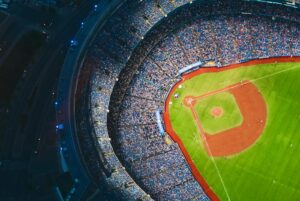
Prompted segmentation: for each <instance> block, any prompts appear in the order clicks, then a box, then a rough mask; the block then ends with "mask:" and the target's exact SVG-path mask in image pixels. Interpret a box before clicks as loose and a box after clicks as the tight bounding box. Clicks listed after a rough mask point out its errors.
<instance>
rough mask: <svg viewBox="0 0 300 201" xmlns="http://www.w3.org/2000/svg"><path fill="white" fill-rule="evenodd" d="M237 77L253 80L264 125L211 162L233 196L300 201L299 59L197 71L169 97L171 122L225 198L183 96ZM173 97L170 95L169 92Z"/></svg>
mask: <svg viewBox="0 0 300 201" xmlns="http://www.w3.org/2000/svg"><path fill="white" fill-rule="evenodd" d="M241 80H251V81H252V82H253V83H254V84H255V85H256V87H257V88H258V89H259V91H260V92H261V93H262V94H263V96H264V99H265V101H266V103H267V109H268V117H267V124H266V127H265V130H264V132H263V134H262V136H261V137H260V138H259V139H258V141H257V142H256V144H254V145H253V146H251V147H250V148H249V149H247V150H246V151H244V152H242V153H240V154H237V155H234V156H231V157H217V158H214V161H215V163H216V165H217V167H218V169H219V171H220V174H221V176H222V178H223V181H224V184H225V188H226V189H227V191H228V194H229V197H230V199H231V200H232V201H253V200H257V201H260V200H264V201H268V200H270V201H276V200H300V190H299V189H300V174H299V169H300V160H298V155H299V152H300V138H299V134H300V131H299V130H300V110H299V108H300V103H299V102H300V101H299V98H300V97H299V96H300V95H299V94H300V64H299V63H277V64H260V65H255V66H248V67H241V68H236V69H230V70H226V71H222V72H211V73H205V74H201V75H198V76H196V77H193V78H191V79H189V80H186V81H185V82H184V83H183V87H182V88H181V89H179V88H177V89H175V91H174V92H173V93H178V94H179V98H178V99H174V98H171V101H172V103H173V104H171V105H169V106H168V107H169V112H170V121H171V124H172V127H173V129H174V131H175V132H176V134H177V135H178V136H179V137H180V139H181V140H182V142H183V144H184V146H185V149H186V150H187V152H188V153H189V155H190V157H191V159H192V160H193V161H194V163H195V165H196V167H197V169H198V170H199V172H200V173H201V175H202V176H203V177H204V179H205V180H206V182H207V183H208V184H209V186H210V187H211V189H212V190H213V191H214V192H215V193H216V194H217V195H218V197H219V198H220V199H221V200H228V199H227V196H226V194H225V191H224V187H223V186H222V185H221V183H220V177H219V176H218V174H217V171H216V168H215V166H214V164H213V160H212V158H210V157H208V156H207V154H206V151H205V150H204V146H203V143H202V140H201V138H200V134H199V132H198V129H197V127H196V125H195V123H194V120H193V116H192V114H191V111H190V110H189V108H187V107H185V106H184V105H183V99H184V97H185V96H198V95H201V94H204V93H207V92H210V91H213V90H217V89H219V88H223V87H226V86H228V85H231V84H234V83H237V82H239V81H241ZM172 96H173V95H172Z"/></svg>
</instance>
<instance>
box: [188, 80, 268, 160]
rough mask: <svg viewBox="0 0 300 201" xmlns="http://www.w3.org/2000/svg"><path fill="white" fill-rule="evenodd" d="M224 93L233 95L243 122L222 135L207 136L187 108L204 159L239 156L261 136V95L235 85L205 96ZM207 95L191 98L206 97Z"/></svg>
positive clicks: (248, 86) (249, 86) (250, 86)
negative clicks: (203, 149)
mask: <svg viewBox="0 0 300 201" xmlns="http://www.w3.org/2000/svg"><path fill="white" fill-rule="evenodd" d="M223 91H227V92H230V93H231V94H232V95H234V97H235V99H236V101H237V104H238V105H239V108H240V111H241V113H242V115H243V118H244V121H243V123H242V125H240V126H238V127H235V128H231V129H228V130H226V131H223V132H220V133H217V134H214V135H209V134H207V133H206V132H205V130H204V129H203V127H202V125H201V122H200V119H199V117H198V115H197V112H196V110H195V107H193V106H192V105H189V108H190V109H191V110H192V113H193V116H194V119H195V121H196V124H197V126H198V129H199V131H200V133H201V137H202V140H203V141H204V145H205V148H206V151H207V153H208V155H210V156H230V155H232V154H236V153H239V152H241V151H243V150H245V149H247V148H248V147H249V146H251V145H252V144H253V143H254V142H255V141H256V140H257V139H258V138H259V136H260V135H261V134H262V131H263V129H264V127H265V123H266V118H267V108H266V104H265V101H264V99H263V97H262V95H261V94H260V93H259V91H258V90H257V88H256V86H255V85H254V84H253V83H251V82H250V81H246V82H241V83H237V84H234V85H230V86H228V87H225V88H222V89H220V90H216V91H213V92H209V93H208V94H209V95H214V94H216V93H219V92H223ZM206 96H207V94H204V95H201V96H199V97H196V98H194V100H195V99H196V100H197V99H199V98H202V97H206Z"/></svg>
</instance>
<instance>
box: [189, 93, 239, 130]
mask: <svg viewBox="0 0 300 201" xmlns="http://www.w3.org/2000/svg"><path fill="white" fill-rule="evenodd" d="M215 107H220V108H221V109H222V110H223V114H222V115H221V116H220V117H214V116H213V115H212V114H211V110H213V109H214V108H215ZM195 109H196V111H197V114H198V117H199V120H200V123H201V125H202V126H203V129H204V131H205V132H206V133H207V134H216V133H219V132H221V131H224V130H227V129H230V128H234V127H237V126H239V125H241V123H242V121H243V116H242V114H241V112H240V110H239V106H238V104H237V103H236V101H235V98H234V96H233V95H232V94H230V93H228V92H222V93H218V94H214V95H211V96H209V97H206V98H203V99H200V100H198V101H197V104H196V106H195Z"/></svg>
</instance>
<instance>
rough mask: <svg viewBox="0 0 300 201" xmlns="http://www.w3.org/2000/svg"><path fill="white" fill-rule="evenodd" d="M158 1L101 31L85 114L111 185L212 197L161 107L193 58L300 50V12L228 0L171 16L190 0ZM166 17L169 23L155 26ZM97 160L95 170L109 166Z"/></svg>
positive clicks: (223, 61) (137, 6)
mask: <svg viewBox="0 0 300 201" xmlns="http://www.w3.org/2000/svg"><path fill="white" fill-rule="evenodd" d="M154 2H156V1H143V2H139V3H137V2H135V3H128V4H125V5H124V6H123V8H122V9H121V10H119V11H118V12H117V13H116V14H115V16H113V17H112V18H111V19H110V20H108V22H107V24H106V26H105V27H104V31H101V32H99V34H98V35H97V37H96V38H95V40H94V42H93V46H92V47H90V51H89V53H88V54H87V56H86V58H85V64H84V65H86V66H85V67H86V68H92V69H93V73H92V75H91V81H90V84H89V87H90V88H89V91H90V92H89V102H88V104H89V107H88V108H89V115H90V118H86V119H85V120H84V121H88V122H89V124H90V125H91V127H92V130H93V132H92V133H93V134H94V138H93V140H96V141H97V143H96V144H97V150H98V152H100V155H101V157H102V159H101V160H102V165H103V166H104V169H105V170H106V171H107V174H106V176H107V177H108V179H107V181H108V183H110V184H111V186H114V187H115V188H119V189H123V190H124V191H125V190H126V191H130V192H131V193H132V194H134V195H135V198H136V199H142V200H147V199H151V198H150V197H148V196H146V197H145V195H144V194H143V192H142V190H141V189H143V190H144V191H145V192H147V193H149V194H150V195H151V197H152V198H154V199H156V200H202V201H206V200H209V199H208V197H207V196H206V195H205V193H204V192H203V190H202V188H201V186H200V185H199V184H198V182H197V181H196V180H195V178H194V177H193V176H192V174H191V172H190V169H189V166H188V164H187V163H186V161H185V158H184V156H183V155H182V153H181V151H180V149H179V147H178V145H177V144H176V143H172V144H171V145H167V144H166V143H165V142H164V141H163V140H162V139H161V137H160V136H159V132H158V129H157V125H156V119H155V114H154V112H155V110H156V109H158V108H160V109H162V108H163V106H164V100H165V97H166V95H167V93H168V91H169V89H170V88H171V86H172V85H173V84H174V83H176V82H177V81H178V79H179V78H178V76H177V74H178V70H179V69H181V68H183V67H185V66H186V65H188V64H191V63H194V62H197V61H214V62H215V63H216V64H220V67H221V66H226V65H229V64H232V63H239V62H243V61H247V60H250V59H256V58H263V57H278V56H293V55H295V56H296V55H300V38H299V35H300V26H299V24H298V22H300V15H299V14H297V13H296V14H295V11H294V10H291V8H282V7H278V6H277V5H267V6H262V5H261V4H259V3H253V2H239V3H236V4H234V6H231V5H229V4H226V2H227V1H225V3H224V2H223V1H221V2H218V3H215V4H213V5H211V4H207V5H201V6H200V4H199V5H195V6H192V5H190V6H186V8H185V9H183V10H181V11H180V10H179V11H178V13H176V14H174V13H173V15H172V16H171V17H170V18H169V16H170V15H169V13H170V12H171V11H173V10H174V9H175V8H176V7H178V6H181V5H183V4H186V3H189V1H184V0H177V1H168V0H161V1H158V2H159V3H154ZM228 2H229V1H228ZM166 16H168V18H165V17H166ZM161 19H164V23H160V25H159V26H157V27H155V28H154V29H153V30H150V29H151V28H152V27H153V26H156V25H155V24H156V23H158V22H159V21H160V20H161ZM112 94H113V95H112ZM110 105H111V106H110ZM81 113H84V111H81ZM108 115H111V117H108ZM108 125H109V126H108ZM89 140H91V139H89ZM85 146H88V147H93V146H94V144H93V143H85ZM115 154H116V155H115ZM117 156H118V157H117ZM89 157H90V159H89V160H90V161H96V160H97V157H96V156H94V155H93V154H86V156H85V158H89ZM92 157H93V158H92ZM119 160H120V161H121V162H120V161H119ZM103 161H104V162H103ZM89 164H90V165H91V166H93V165H94V166H95V167H93V168H91V169H92V171H99V168H101V167H100V166H101V164H99V163H94V164H93V163H92V162H91V163H89ZM123 166H124V167H125V168H123ZM128 173H129V174H128ZM131 177H132V178H133V180H134V181H133V180H132V179H131ZM134 182H136V183H137V184H138V186H140V187H141V189H140V188H138V187H137V186H136V185H134Z"/></svg>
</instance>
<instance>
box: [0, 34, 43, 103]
mask: <svg viewBox="0 0 300 201" xmlns="http://www.w3.org/2000/svg"><path fill="white" fill-rule="evenodd" d="M45 39H46V35H45V34H43V33H41V32H39V31H35V30H31V31H28V32H26V33H25V34H24V35H23V36H22V37H21V38H20V39H19V40H18V41H17V43H16V44H15V46H14V47H13V49H12V51H11V52H10V54H9V55H8V57H7V58H6V60H5V61H4V63H3V65H1V66H0V94H1V96H0V103H7V102H9V100H10V98H11V95H12V94H13V91H14V89H15V87H16V84H17V81H18V80H19V79H20V78H21V76H22V75H23V73H24V72H26V70H27V69H28V66H29V64H30V63H32V62H33V61H34V57H35V55H36V53H37V52H38V49H39V48H40V47H41V46H42V45H43V43H44V41H45Z"/></svg>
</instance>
